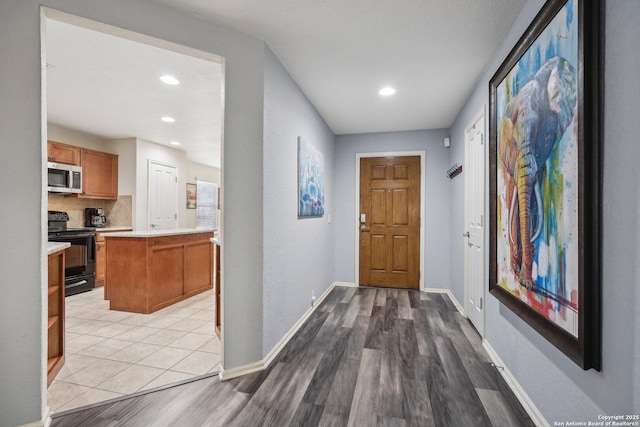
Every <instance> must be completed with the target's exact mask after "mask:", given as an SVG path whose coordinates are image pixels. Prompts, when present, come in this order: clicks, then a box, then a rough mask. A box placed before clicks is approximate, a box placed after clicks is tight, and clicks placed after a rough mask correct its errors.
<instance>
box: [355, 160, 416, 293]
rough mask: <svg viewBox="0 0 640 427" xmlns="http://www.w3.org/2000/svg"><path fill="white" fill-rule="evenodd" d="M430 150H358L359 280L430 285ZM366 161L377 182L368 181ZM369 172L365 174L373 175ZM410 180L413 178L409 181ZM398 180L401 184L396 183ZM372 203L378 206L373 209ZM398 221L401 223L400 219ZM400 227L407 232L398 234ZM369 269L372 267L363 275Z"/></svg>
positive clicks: (413, 286)
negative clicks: (427, 205)
mask: <svg viewBox="0 0 640 427" xmlns="http://www.w3.org/2000/svg"><path fill="white" fill-rule="evenodd" d="M425 155H426V153H425V152H424V151H404V152H382V153H358V154H356V174H355V175H356V176H355V177H356V190H355V195H356V197H355V199H356V200H355V204H356V212H357V215H356V218H355V226H354V231H355V238H356V239H355V283H356V285H357V286H360V285H374V286H391V287H401V288H409V289H419V290H424V288H425V284H424V253H425V238H424V236H425V231H424V230H425V200H424V197H423V194H424V188H425V172H424V171H425ZM393 158H398V159H402V160H399V162H398V164H397V165H394V161H393V160H390V159H393ZM367 159H372V160H367ZM373 159H380V160H373ZM412 159H413V160H412ZM389 162H391V163H389ZM363 163H364V164H365V165H366V166H365V167H366V168H369V172H365V173H368V174H369V175H371V174H372V176H373V178H374V179H373V181H375V182H376V183H375V184H374V185H373V187H372V186H371V185H368V184H367V183H363V177H362V174H363ZM387 163H389V164H387ZM369 175H367V177H368V178H367V177H365V178H364V179H366V180H369V179H370V177H369ZM410 180H411V181H413V182H412V184H411V185H408V183H409V181H410ZM394 181H395V182H396V184H399V185H397V186H396V184H394ZM400 183H401V184H400ZM378 184H380V185H378ZM363 185H364V187H365V188H364V189H363ZM377 187H380V188H377ZM383 187H384V188H383ZM387 187H388V188H387ZM383 190H384V191H383ZM383 193H384V194H383ZM410 195H412V196H411V197H410ZM363 197H364V199H362V198H363ZM394 205H395V206H396V210H395V211H394ZM371 206H375V209H374V210H373V211H371V209H370V207H371ZM363 207H364V209H362V208H363ZM394 222H398V224H396V225H394V224H393V223H394ZM383 223H384V224H383ZM372 227H373V228H372ZM400 228H402V229H403V232H402V233H395V234H394V232H393V231H392V230H393V229H396V231H399V230H400ZM372 230H373V231H374V233H373V235H372V234H371V231H372ZM372 249H374V250H375V251H376V253H377V255H376V256H374V257H372V253H371V252H370V251H371V250H372ZM363 259H364V261H363ZM363 269H365V270H368V271H369V272H370V273H367V272H365V273H364V275H361V272H362V270H363ZM410 271H411V272H410ZM372 277H373V278H372ZM363 279H364V280H363Z"/></svg>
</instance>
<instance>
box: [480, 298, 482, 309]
mask: <svg viewBox="0 0 640 427" xmlns="http://www.w3.org/2000/svg"><path fill="white" fill-rule="evenodd" d="M480 310H482V297H481V298H480Z"/></svg>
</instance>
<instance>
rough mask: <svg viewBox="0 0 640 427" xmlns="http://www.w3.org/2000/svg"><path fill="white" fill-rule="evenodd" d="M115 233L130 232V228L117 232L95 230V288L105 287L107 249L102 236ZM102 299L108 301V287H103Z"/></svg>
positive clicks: (120, 229)
mask: <svg viewBox="0 0 640 427" xmlns="http://www.w3.org/2000/svg"><path fill="white" fill-rule="evenodd" d="M116 231H131V228H118V229H117V230H96V288H97V287H100V286H105V285H106V272H107V247H106V245H105V243H104V235H105V234H107V233H113V232H116ZM104 299H109V298H108V287H105V289H104Z"/></svg>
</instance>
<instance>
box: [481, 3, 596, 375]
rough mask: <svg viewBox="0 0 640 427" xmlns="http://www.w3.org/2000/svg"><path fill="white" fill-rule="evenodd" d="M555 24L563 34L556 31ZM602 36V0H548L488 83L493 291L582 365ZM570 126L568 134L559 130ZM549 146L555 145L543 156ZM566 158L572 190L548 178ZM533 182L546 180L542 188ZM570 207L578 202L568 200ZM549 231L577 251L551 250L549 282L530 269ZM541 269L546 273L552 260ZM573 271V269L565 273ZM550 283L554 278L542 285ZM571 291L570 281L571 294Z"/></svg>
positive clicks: (592, 319)
mask: <svg viewBox="0 0 640 427" xmlns="http://www.w3.org/2000/svg"><path fill="white" fill-rule="evenodd" d="M563 20H564V21H563ZM573 20H576V22H575V23H574V22H573ZM562 25H566V28H567V32H563V31H557V30H558V29H560V28H562ZM576 25H577V27H576ZM576 28H577V31H576ZM603 37H604V2H603V1H598V0H588V1H587V0H549V1H547V2H546V3H545V4H544V6H543V7H542V9H541V10H540V12H539V13H538V14H537V15H536V17H535V18H534V20H533V21H532V22H531V24H530V25H529V27H528V28H527V30H526V31H525V32H524V34H523V35H522V37H521V38H520V39H519V40H518V42H517V43H516V45H515V46H514V47H513V49H512V50H511V52H510V53H509V54H508V55H507V57H506V59H505V60H504V62H503V63H502V65H500V67H499V68H498V70H497V71H496V73H495V74H494V76H493V77H492V78H491V80H490V82H489V102H490V108H489V138H490V140H489V188H490V190H489V197H490V204H489V206H490V208H489V211H490V212H489V214H490V224H489V236H490V238H489V245H490V247H489V263H490V264H489V292H490V293H491V294H492V295H493V296H495V297H496V298H497V299H498V300H499V301H500V302H501V303H502V304H504V306H506V307H508V308H509V309H510V310H512V311H513V312H514V313H516V314H517V315H518V316H519V317H520V318H522V319H523V320H524V321H525V322H527V323H528V324H529V325H530V326H531V327H533V328H534V329H535V330H536V331H538V332H539V333H540V334H541V335H543V336H544V337H545V338H546V339H547V340H548V341H549V342H551V343H552V344H553V345H555V346H556V347H557V348H558V349H559V350H561V351H562V352H563V353H565V354H566V355H567V356H568V357H569V358H570V359H571V360H573V361H574V362H575V363H576V364H578V365H579V366H580V367H581V368H582V369H584V370H587V369H595V370H598V371H599V370H600V369H601V364H602V360H601V359H602V354H601V353H602V350H601V346H602V344H601V341H602V338H601V334H602V332H601V323H602V314H601V294H602V278H601V276H602V274H601V265H602V262H601V258H602V255H601V247H602V243H601V242H602V223H601V212H602V206H601V203H602V152H603V137H602V135H603V125H602V123H603V122H602V111H603V110H602V100H603V96H602V88H603V80H602V79H603V72H602V70H603V46H604V43H603ZM574 44H575V45H574ZM541 47H545V49H542V48H541ZM574 49H575V50H574ZM563 52H571V55H568V56H567V57H570V58H574V60H573V62H575V63H572V62H571V60H569V59H565V58H564V57H563V56H562V53H563ZM576 57H577V58H576ZM536 61H537V62H536ZM567 64H568V65H567ZM534 71H535V73H534ZM552 79H553V80H552ZM529 83H530V84H529ZM572 84H573V86H572ZM569 107H571V108H569ZM569 111H571V114H568V112H569ZM534 113H535V114H534ZM569 120H570V122H569ZM565 125H567V126H566V127H565ZM567 131H570V132H571V135H566V136H565V132H567ZM567 141H570V142H573V143H574V144H573V145H569V144H570V142H567ZM562 144H564V145H562ZM562 147H564V148H562ZM547 152H550V153H551V154H550V156H549V157H547V158H545V154H546V153H547ZM561 153H563V154H561ZM568 153H571V154H568ZM562 156H567V159H565V158H562ZM569 156H571V157H570V158H569ZM563 162H564V163H563ZM569 162H572V163H571V164H572V165H575V166H574V168H573V169H572V170H574V171H575V174H574V175H573V176H574V177H575V178H576V179H575V181H573V182H571V184H572V185H576V184H577V189H573V187H571V188H569V187H566V186H563V184H566V183H567V181H558V180H557V179H556V180H554V178H555V177H558V176H562V177H563V178H562V179H567V178H566V176H563V175H562V174H561V173H560V172H561V170H560V168H561V167H566V164H567V163H569ZM545 174H546V175H545ZM538 180H545V181H544V183H546V187H544V186H542V190H541V189H540V187H541V186H540V182H539V181H538ZM536 186H538V189H536ZM531 188H533V191H531ZM559 188H562V190H559ZM567 188H569V189H567ZM545 191H547V193H545ZM561 191H563V192H564V193H561V194H564V195H567V194H574V193H572V192H575V193H577V197H575V198H569V197H568V196H567V199H561V200H560V202H557V199H553V198H552V197H551V196H550V194H553V192H558V193H560V192H561ZM533 193H535V194H533ZM514 194H515V196H514ZM540 194H542V195H543V196H544V197H542V196H540ZM575 199H577V201H576V200H575ZM508 200H510V201H511V202H509V201H508ZM548 200H552V201H548ZM553 203H556V205H558V206H555V205H554V206H552V204H553ZM563 204H564V205H563ZM569 205H572V206H574V207H575V208H576V209H573V210H570V209H568V208H567V206H569ZM563 209H564V210H563ZM567 211H570V212H571V213H570V214H565V212H567ZM521 212H526V213H525V214H523V215H521V214H520V213H521ZM558 212H562V215H564V216H563V217H562V218H561V219H562V221H564V222H563V224H562V227H564V226H565V222H566V224H569V225H568V226H567V227H565V228H563V229H562V230H561V227H560V226H558V225H557V224H555V227H556V229H554V228H553V227H554V223H553V221H554V220H556V221H557V220H558V219H559V216H558V215H559V214H558ZM545 213H546V214H547V216H546V217H545ZM554 215H555V216H554ZM549 217H551V218H549ZM567 218H569V219H567ZM547 224H551V225H549V226H547ZM532 230H535V231H534V232H532ZM538 230H542V231H540V234H539V231H538ZM559 230H561V231H562V233H563V234H560V231H559ZM567 230H569V231H567ZM571 230H574V231H575V233H572V231H571ZM554 232H555V233H556V234H558V236H555V235H554ZM543 233H544V235H543ZM569 233H570V234H569ZM552 237H558V238H563V239H564V240H563V242H564V241H570V242H571V245H572V246H571V247H570V248H568V249H567V252H566V253H564V252H563V256H567V255H566V254H567V253H569V252H571V254H575V256H573V257H572V258H571V259H569V260H568V261H567V260H563V259H562V258H561V257H560V256H558V255H557V252H554V256H555V257H556V258H553V259H558V258H559V259H560V260H561V261H562V262H566V265H565V264H563V263H562V262H561V263H560V264H553V265H554V266H555V267H553V268H555V270H553V272H554V274H553V278H552V279H553V280H551V279H549V280H547V279H548V277H547V276H540V275H539V274H538V273H539V271H538V270H534V268H533V266H534V265H535V266H536V268H538V267H540V265H541V264H543V262H542V261H540V262H539V263H538V264H536V263H535V257H536V256H538V257H539V258H538V260H540V259H541V258H540V257H542V256H543V255H542V253H543V251H544V250H547V249H548V247H547V246H546V245H545V244H544V242H540V240H536V239H542V240H544V239H549V241H550V242H552V243H554V242H555V243H556V244H558V240H557V239H555V238H554V239H553V240H551V239H552ZM523 241H524V242H525V244H523V243H522V242H523ZM529 242H530V243H529ZM536 244H538V245H539V246H536ZM530 249H531V250H530ZM549 250H551V249H549ZM567 257H568V256H567ZM543 261H544V260H543ZM558 265H560V267H558ZM542 268H543V267H540V271H542V272H543V273H545V274H547V271H549V270H548V269H549V268H551V269H552V267H548V269H547V270H543V269H542ZM569 271H571V272H572V273H577V274H572V275H570V276H569ZM558 272H559V273H558ZM534 274H535V276H534ZM563 274H564V276H563ZM548 282H553V283H558V284H560V285H559V286H555V285H554V287H553V286H552V287H551V289H552V290H551V291H549V290H548V288H547V286H551V285H549V283H548ZM576 282H577V283H576ZM553 283H552V284H553ZM568 289H574V290H572V291H571V294H570V296H568V294H567V290H568ZM574 296H575V298H574ZM554 310H558V313H560V314H558V315H555V311H554ZM567 313H568V314H567ZM563 316H569V317H570V319H572V320H571V321H567V320H566V319H564V318H563ZM559 319H560V320H559ZM563 322H564V323H563Z"/></svg>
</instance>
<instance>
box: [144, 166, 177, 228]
mask: <svg viewBox="0 0 640 427" xmlns="http://www.w3.org/2000/svg"><path fill="white" fill-rule="evenodd" d="M177 223H178V170H177V168H176V167H175V166H170V165H166V164H162V163H158V162H155V161H153V160H150V161H149V229H152V230H168V229H172V228H176V227H177Z"/></svg>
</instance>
